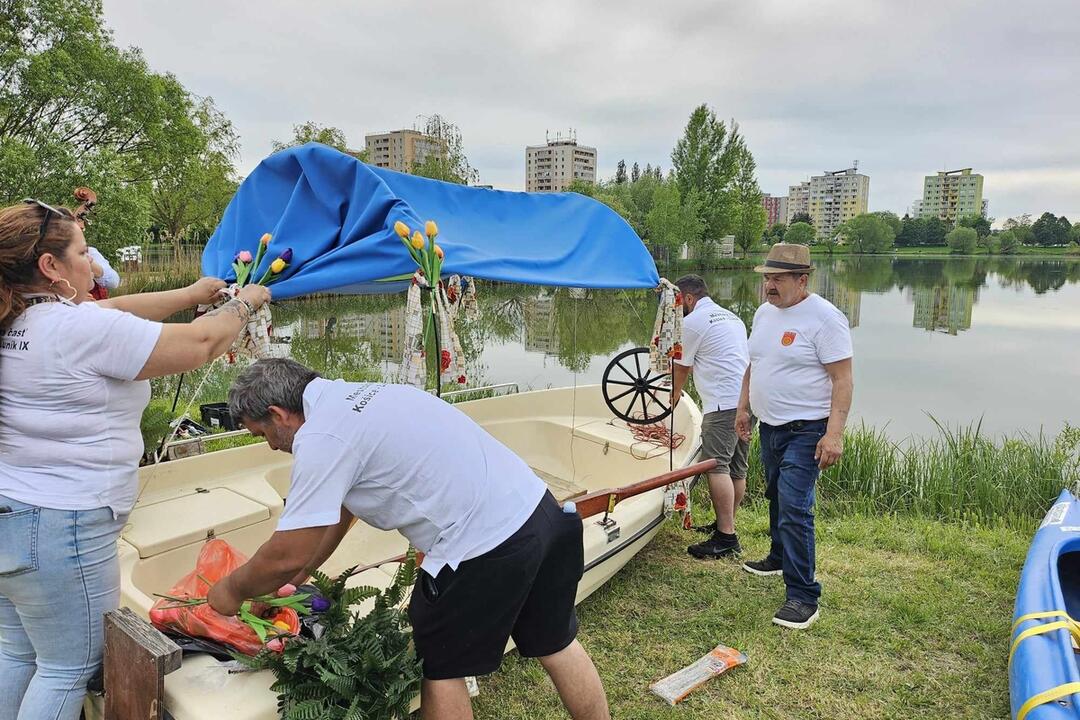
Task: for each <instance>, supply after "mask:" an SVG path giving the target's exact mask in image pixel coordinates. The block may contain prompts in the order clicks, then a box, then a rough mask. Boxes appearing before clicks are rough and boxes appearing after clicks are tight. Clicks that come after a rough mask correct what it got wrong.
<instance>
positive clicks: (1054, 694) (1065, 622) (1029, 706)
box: [1009, 610, 1080, 720]
mask: <svg viewBox="0 0 1080 720" xmlns="http://www.w3.org/2000/svg"><path fill="white" fill-rule="evenodd" d="M1047 618H1063V619H1062V620H1057V621H1055V622H1050V623H1046V624H1044V625H1036V626H1034V627H1030V628H1028V629H1027V630H1024V631H1023V632H1022V633H1020V634H1019V635H1017V636H1016V638H1015V639H1014V640H1013V643H1012V647H1011V648H1009V664H1010V665H1011V664H1012V659H1013V655H1014V654H1016V649H1017V648H1018V647H1020V643H1022V642H1023V641H1024V640H1026V639H1028V638H1029V637H1035V636H1036V635H1043V634H1046V633H1050V632H1056V631H1058V630H1068V631H1069V633H1070V634H1071V635H1072V636H1073V637H1074V638H1076V640H1077V642H1080V623H1077V621H1076V620H1073V619H1072V618H1071V617H1069V614H1068V613H1067V612H1064V611H1062V610H1044V611H1042V612H1033V613H1028V614H1026V615H1021V616H1020V617H1018V618H1016V622H1014V623H1013V626H1012V633H1016V631H1017V629H1019V627H1020V626H1021V625H1022V624H1024V623H1025V622H1027V621H1029V620H1045V619H1047ZM1012 633H1010V634H1012ZM1074 693H1080V682H1071V683H1065V684H1064V685H1058V686H1057V687H1052V688H1050V689H1049V690H1044V691H1042V692H1041V693H1038V694H1036V695H1033V696H1031V697H1030V698H1028V699H1027V702H1025V703H1024V704H1023V705H1021V706H1020V709H1019V710H1018V711H1017V712H1016V720H1024V718H1026V717H1027V715H1028V713H1030V712H1031V711H1032V710H1034V709H1035V708H1037V707H1039V706H1040V705H1045V704H1046V703H1049V702H1054V701H1055V700H1060V699H1061V698H1063V697H1065V696H1066V695H1072V694H1074Z"/></svg>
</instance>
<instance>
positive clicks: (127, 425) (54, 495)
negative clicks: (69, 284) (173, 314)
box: [0, 302, 161, 515]
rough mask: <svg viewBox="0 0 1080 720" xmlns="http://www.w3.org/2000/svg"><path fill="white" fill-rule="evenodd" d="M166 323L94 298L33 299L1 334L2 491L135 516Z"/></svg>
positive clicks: (62, 506)
mask: <svg viewBox="0 0 1080 720" xmlns="http://www.w3.org/2000/svg"><path fill="white" fill-rule="evenodd" d="M160 335H161V323H158V322H151V321H149V320H143V319H142V318H138V317H136V316H134V315H131V314H130V313H126V312H122V311H120V310H114V309H110V308H102V307H98V306H97V305H96V304H94V303H92V302H84V303H80V304H79V305H71V304H69V303H65V302H45V303H40V304H37V305H31V306H30V307H28V308H27V309H26V311H25V312H23V313H22V315H20V316H19V317H18V318H16V319H15V321H14V322H13V323H12V325H11V327H9V328H8V329H7V330H4V331H0V495H7V496H8V497H11V498H14V499H15V500H19V501H20V502H25V503H30V504H32V505H38V506H41V507H47V508H53V509H57V510H92V509H95V508H100V507H109V508H112V510H113V513H114V514H116V515H123V514H126V513H128V512H131V508H132V506H133V505H134V504H135V497H136V492H137V488H138V474H137V473H138V467H139V457H140V456H141V455H142V452H143V441H142V434H141V433H140V431H139V422H140V420H141V419H142V413H143V410H144V409H146V404H147V403H148V402H149V400H150V383H149V382H148V381H139V382H135V381H134V378H135V376H136V375H138V374H139V372H141V371H142V369H143V366H144V365H145V364H146V361H147V359H148V358H149V357H150V354H151V353H152V352H153V350H154V346H155V345H156V344H157V341H158V337H159V336H160Z"/></svg>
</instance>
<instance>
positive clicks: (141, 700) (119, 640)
mask: <svg viewBox="0 0 1080 720" xmlns="http://www.w3.org/2000/svg"><path fill="white" fill-rule="evenodd" d="M180 654H181V653H180V648H179V647H178V646H177V645H176V643H174V642H173V641H172V640H170V639H169V638H167V637H165V636H164V635H162V634H161V633H160V632H158V631H157V630H156V629H154V627H153V626H152V625H150V623H148V622H147V621H146V620H143V619H142V618H141V617H139V616H138V615H136V614H135V612H134V611H133V610H132V609H131V608H126V607H123V608H120V609H119V610H114V611H113V612H110V613H107V614H106V615H105V720H163V718H164V717H165V676H166V675H168V674H169V673H171V672H172V671H173V670H176V669H178V668H179V667H180Z"/></svg>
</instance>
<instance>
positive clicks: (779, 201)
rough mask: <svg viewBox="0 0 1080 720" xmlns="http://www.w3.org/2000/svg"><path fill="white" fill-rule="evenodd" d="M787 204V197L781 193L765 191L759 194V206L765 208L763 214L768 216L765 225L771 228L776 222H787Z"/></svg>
mask: <svg viewBox="0 0 1080 720" xmlns="http://www.w3.org/2000/svg"><path fill="white" fill-rule="evenodd" d="M787 204H788V199H787V198H786V197H784V196H783V195H769V194H768V193H765V194H763V195H762V196H761V206H762V207H764V208H765V215H766V216H767V218H768V220H767V221H766V223H765V227H767V228H771V227H772V226H773V225H775V224H776V223H787Z"/></svg>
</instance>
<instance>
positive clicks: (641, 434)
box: [627, 422, 686, 450]
mask: <svg viewBox="0 0 1080 720" xmlns="http://www.w3.org/2000/svg"><path fill="white" fill-rule="evenodd" d="M627 426H628V428H629V430H630V433H631V434H632V435H633V436H634V440H636V441H637V442H638V443H645V444H647V445H652V446H653V447H657V448H670V449H672V450H674V449H676V448H678V447H679V446H680V445H682V444H683V441H684V440H686V436H685V435H683V434H682V433H675V434H674V435H672V434H671V429H670V428H668V427H667V426H666V425H664V423H662V422H658V423H652V424H651V425H634V424H630V423H627Z"/></svg>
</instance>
